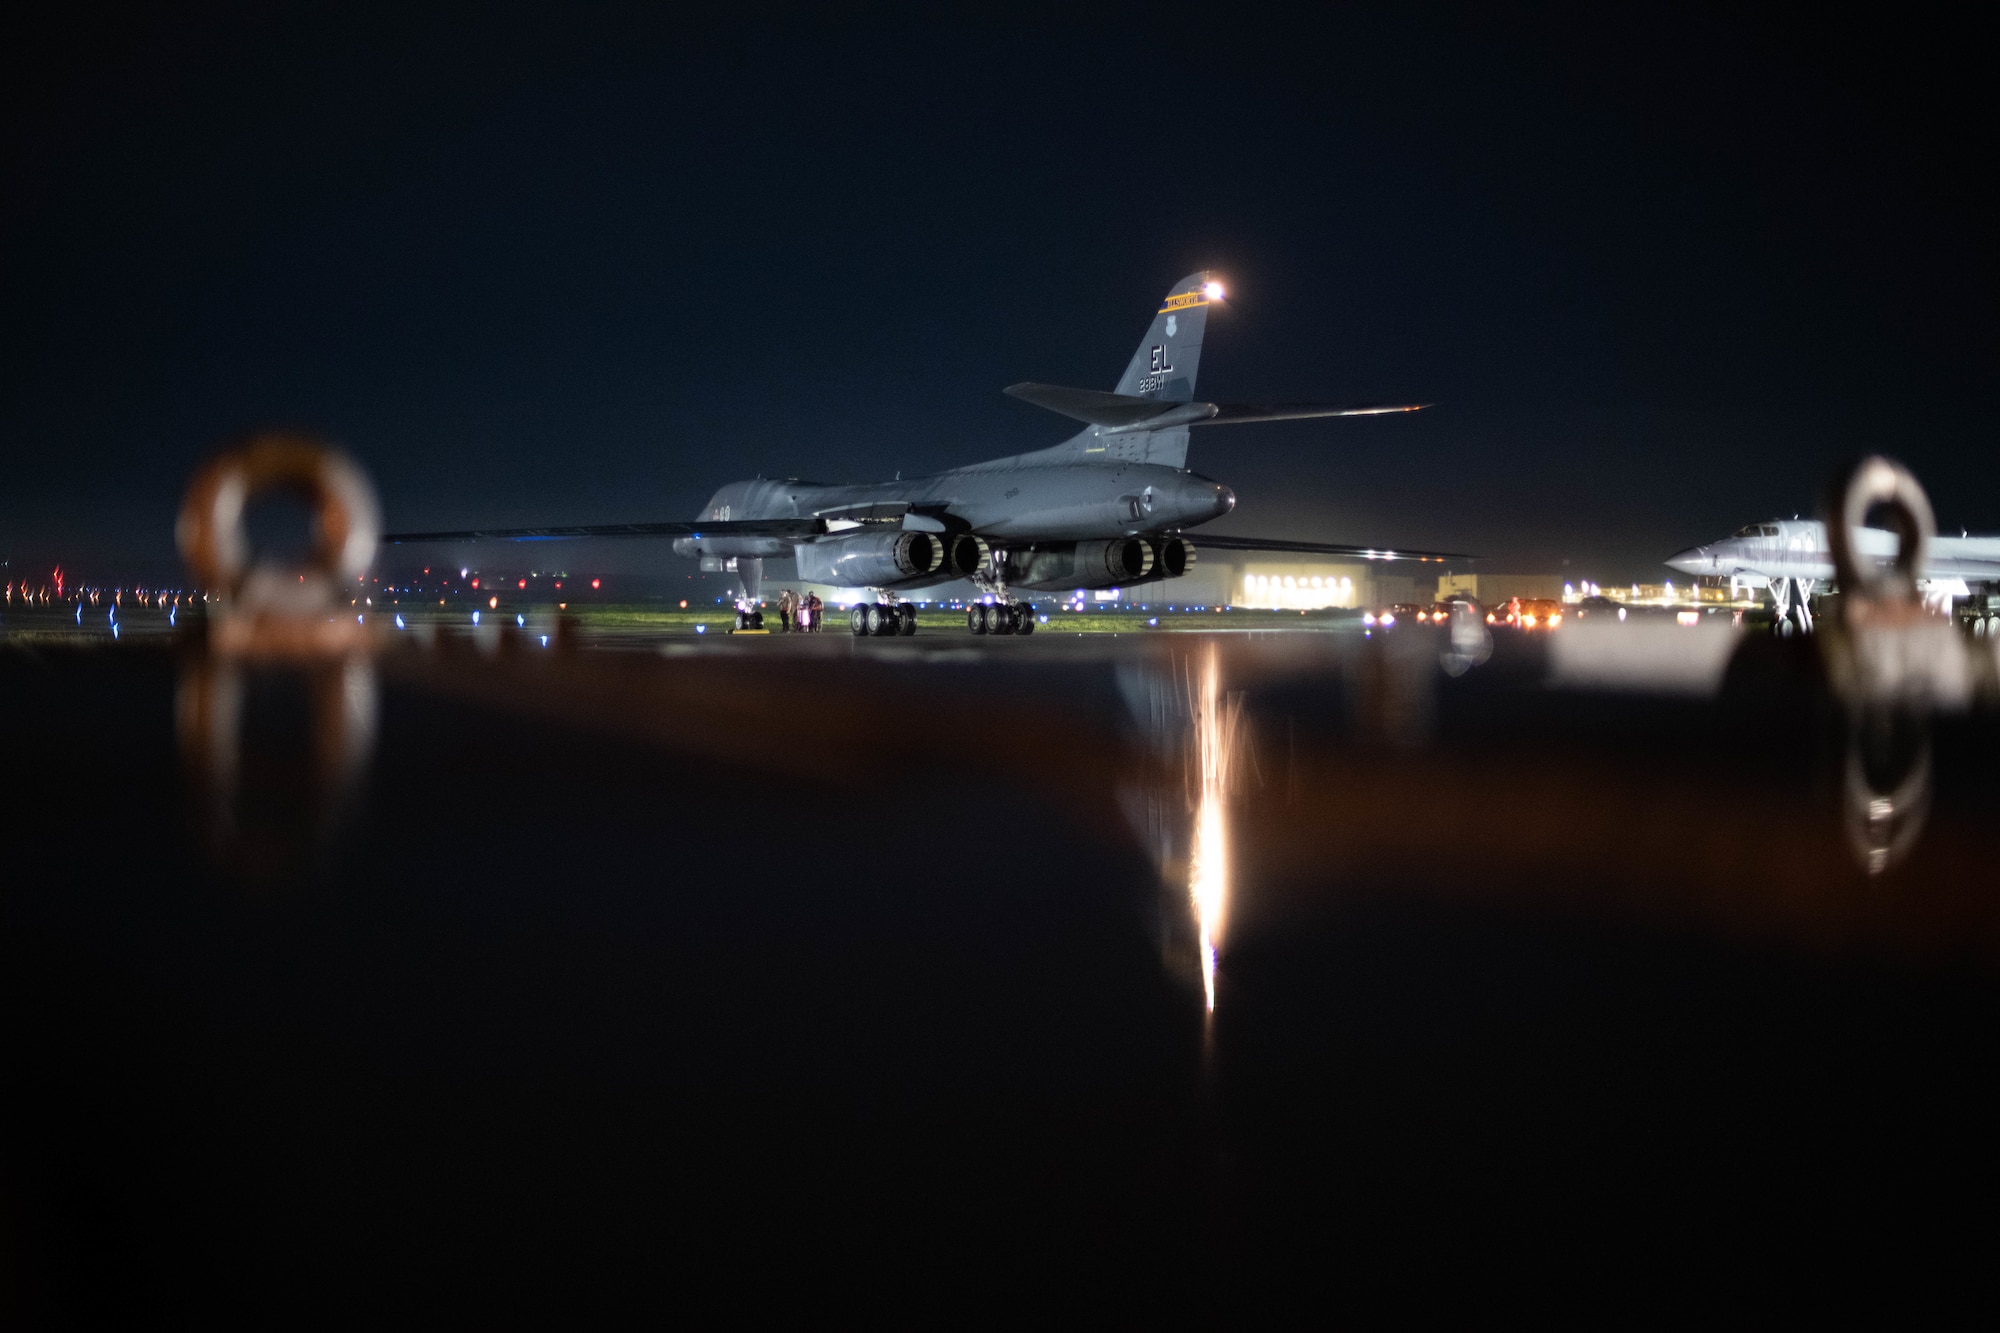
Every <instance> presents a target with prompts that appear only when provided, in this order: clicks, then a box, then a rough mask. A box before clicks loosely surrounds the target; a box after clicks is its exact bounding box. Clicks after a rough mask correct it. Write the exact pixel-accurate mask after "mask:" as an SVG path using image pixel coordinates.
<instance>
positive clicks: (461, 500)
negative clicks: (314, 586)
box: [0, 4, 2000, 580]
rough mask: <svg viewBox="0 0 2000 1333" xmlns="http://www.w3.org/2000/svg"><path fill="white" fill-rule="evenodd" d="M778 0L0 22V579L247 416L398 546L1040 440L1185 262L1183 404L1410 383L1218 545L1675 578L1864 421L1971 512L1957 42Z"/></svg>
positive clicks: (1858, 437) (1330, 433) (1954, 519)
mask: <svg viewBox="0 0 2000 1333" xmlns="http://www.w3.org/2000/svg"><path fill="white" fill-rule="evenodd" d="M739 12H740V13H742V14H744V15H749V14H750V13H752V11H751V10H749V9H748V8H745V9H743V10H741V11H739ZM759 12H761V13H762V14H763V15H764V16H763V17H760V18H754V19H753V18H748V17H745V18H742V19H740V20H739V19H731V20H727V21H724V20H709V21H705V22H704V23H703V24H700V25H697V24H693V23H689V22H686V21H684V20H682V19H678V18H670V17H666V16H664V15H663V14H662V13H661V11H658V10H620V9H615V8H602V7H598V8H590V7H564V8H563V9H562V10H561V11H560V12H556V11H555V10H554V9H553V7H551V8H550V9H549V10H512V11H509V10H504V9H499V8H492V9H488V10H483V11H481V14H480V17H478V18H477V19H476V20H474V19H469V18H464V17H452V16H450V15H449V14H447V13H445V12H443V11H428V10H422V9H421V8H419V7H414V6H410V7H398V8H394V9H381V10H370V9H367V8H366V7H363V6H355V5H341V6H331V7H325V8H313V7H310V6H269V5H262V6H241V7H228V6H224V7H204V8H197V9H191V10H184V11H182V12H181V13H180V14H179V15H177V16H169V15H163V14H158V13H155V14H152V15H150V16H147V17H143V18H135V17H130V16H125V15H124V14H123V13H122V12H121V11H115V10H110V9H105V8H92V7H89V6H80V7H70V8H67V9H64V10H63V11H62V13H63V17H62V18H61V19H60V20H54V21H55V22H58V23H59V25H60V26H57V27H53V28H51V27H38V28H29V29H21V28H18V27H17V28H13V29H11V30H9V31H8V32H7V33H5V34H4V36H5V38H6V40H5V43H4V54H0V62H4V68H0V73H4V75H5V82H6V88H5V91H4V93H0V99H4V100H0V107H4V140H0V145H4V157H3V158H0V164H4V167H3V169H4V190H0V256H4V258H0V295H3V296H4V309H5V312H6V315H5V322H4V326H0V327H4V330H5V335H4V336H5V348H4V351H5V365H4V370H0V441H4V446H0V447H4V455H0V457H3V458H4V468H0V557H12V558H13V559H14V560H15V561H16V566H15V568H16V569H21V568H24V567H26V568H39V567H41V566H43V565H45V564H48V563H52V562H53V561H55V560H57V559H61V560H63V561H64V562H65V563H66V564H68V565H70V566H71V567H73V568H75V567H84V568H85V569H86V572H88V573H91V574H95V575H96V576H99V577H105V578H112V577H134V576H139V575H148V576H164V575H165V573H166V572H167V571H170V570H172V569H173V568H174V567H175V564H176V562H175V559H174V557H173V555H172V548H171V526H172V513H173V508H174V504H175V501H176V499H177V497H178V494H179V490H180V487H181V485H182V483H183V482H184V480H185V478H186V476H187V475H188V473H189V471H190V470H191V469H192V467H193V466H194V465H195V463H196V462H197V461H198V460H199V459H200V458H201V456H202V455H203V454H204V453H205V452H206V451H208V450H209V449H211V448H212V447H214V446H215V445H216V444H217V443H218V442H220V441H223V440H225V439H227V438H229V437H231V436H233V435H236V434H239V433H241V432H243V431H244V430H246V429H248V428H251V427H254V426H258V425H263V424H277V423H288V424H297V425H303V426H306V427H309V428H312V429H315V430H319V431H322V432H324V433H326V434H328V435H330V436H332V437H335V438H337V439H339V440H341V441H342V442H344V443H345V444H347V445H348V446H349V447H350V448H351V449H353V450H354V452H355V453H356V454H358V455H359V456H360V458H361V459H362V460H363V461H364V462H365V463H366V464H367V465H368V466H369V468H370V469H372V471H373V473H374V475H375V477H376V479H377V481H378V483H379V485H380V486H381V489H382V493H383V498H384V503H385V507H386V509H387V511H388V518H389V521H390V523H391V525H392V526H424V527H430V526H439V527H448V526H458V525H466V524H474V523H524V522H536V521H557V522H607V521H615V520H620V519H659V518H678V517H685V516H691V515H692V514H693V512H694V511H695V509H696V508H697V506H699V504H700V503H701V501H702V500H703V499H704V498H706V496H707V495H708V494H709V493H710V492H711V491H712V490H713V489H714V488H715V487H716V486H717V485H719V484H720V483H722V482H724V481H727V480H730V479H732V478H735V477H739V476H745V475H750V474H752V473H756V472H764V473H767V474H779V475H787V474H794V475H802V476H807V477H812V478H818V479H824V480H835V481H839V480H862V479H870V478H876V477H887V476H889V475H891V474H892V473H894V472H895V471H896V470H898V469H901V470H903V471H905V472H918V471H928V470H935V469H938V468H942V467H948V466H953V465H956V464H960V463H966V462H972V461H975V460H977V459H979V458H982V457H988V456H991V455H995V454H1000V453H1005V452H1012V451H1014V450H1017V449H1022V448H1032V447H1036V446H1039V445H1041V444H1045V443H1050V442H1053V441H1054V440H1056V439H1058V438H1061V437H1062V436H1063V435H1064V434H1066V433H1067V432H1066V430H1065V423H1063V422H1062V421H1060V420H1059V419H1058V418H1055V417H1051V416H1048V415H1046V414H1044V413H1040V412H1037V411H1036V410H1035V409H1032V408H1029V407H1026V406H1024V405H1022V404H1019V403H1015V402H1013V401H1011V400H1008V399H1005V398H1003V397H1002V396H1001V395H1000V393H999V389H1000V387H1001V386H1002V385H1005V384H1009V383H1012V382H1014V381H1016V380H1022V379H1036V380H1044V381H1052V382H1056V383H1067V384H1080V385H1087V386H1093V387H1103V388H1109V387H1110V386H1111V384H1112V382H1113V381H1114V380H1115V378H1116V376H1117V373H1118V371H1119V370H1120V369H1121V368H1122V366H1123V364H1124V361H1125V359H1126V357H1127V356H1128V355H1129V354H1130V352H1131V349H1132V346H1133V345H1134V343H1135V342H1136V341H1137V339H1138V337H1139V335H1140V334H1141V333H1142V332H1143V330H1144V327H1145V324H1146V322H1147V320H1148V318H1149V317H1150V312H1151V311H1152V310H1153V309H1154V308H1155V301H1156V298H1157V297H1158V296H1159V295H1160V293H1161V292H1163V291H1164V290H1165V289H1166V287H1167V285H1168V284H1169V283H1170V282H1172V281H1173V280H1174V279H1176V278H1178V277H1179V276H1180V275H1181V274H1183V273H1186V272H1188V271H1190V270H1192V269H1195V268H1200V267H1212V268H1215V269H1218V270H1220V271H1221V272H1222V273H1223V274H1224V275H1225V276H1226V277H1227V279H1228V280H1229V282H1230V285H1231V289H1232V292H1233V294H1234V297H1235V299H1234V300H1233V302H1232V304H1231V306H1230V308H1229V309H1228V310H1227V312H1226V313H1223V314H1221V315H1219V316H1218V317H1217V318H1215V319H1213V320H1212V321H1211V324H1210V331H1209V338H1208V343H1207V351H1206V354H1205V356H1204V360H1203V366H1202V379H1201V382H1200V385H1199V388H1200V390H1201V395H1202V396H1203V397H1210V398H1221V399H1225V400H1258V399H1286V398H1292V399H1314V398H1319V399H1340V400H1354V401H1359V400H1369V399H1413V400H1424V401H1433V402H1436V403H1437V404H1438V406H1437V407H1436V408H1435V409H1433V410H1432V411H1430V412H1428V413H1424V414H1421V415H1420V416H1417V417H1398V418H1392V419H1385V420H1376V421H1350V422H1331V423H1300V424H1294V425H1283V426H1267V427H1258V428H1243V429H1239V430H1215V431H1209V432H1197V433H1196V435H1195V447H1194V452H1193V454H1192V456H1191V459H1190V461H1191V463H1192V465H1193V466H1194V467H1195V468H1196V470H1198V471H1200V472H1203V473H1205V474H1207V475H1210V476H1214V477H1217V478H1219V479H1221V480H1224V481H1227V482H1228V483H1229V484H1231V485H1232V486H1234V487H1235V488H1236V490H1237V492H1238V494H1239V497H1240V503H1239V506H1238V509H1237V512H1236V513H1235V514H1234V515H1232V516H1231V517H1230V518H1229V519H1228V520H1226V521H1225V526H1226V527H1227V528H1228V529H1229V530H1233V531H1238V532H1255V533H1259V534H1263V535H1271V536H1287V537H1319V538H1324V539H1328V540H1355V541H1385V542H1387V541H1393V542H1397V543H1402V544H1410V545H1430V546H1439V547H1448V548H1456V549H1462V550H1472V551H1477V552H1480V553H1482V554H1486V555H1488V556H1490V557H1491V558H1492V560H1493V562H1494V563H1493V565H1491V566H1489V567H1497V568H1534V567H1546V566H1550V565H1553V564H1554V563H1555V562H1557V561H1559V560H1562V559H1570V560H1572V561H1574V562H1575V565H1576V567H1577V569H1578V571H1579V572H1580V573H1586V574H1595V575H1597V576H1598V577H1601V578H1604V579H1606V580H1612V579H1625V578H1636V577H1657V576H1658V575H1659V573H1660V572H1661V571H1660V568H1659V566H1658V564H1657V561H1658V560H1659V559H1661V558H1662V557H1664V556H1665V555H1667V554H1668V553H1669V552H1671V551H1673V550H1674V549H1676V548H1678V547H1681V546H1684V545H1687V544H1689V543H1691V542H1694V541H1697V540H1701V539H1705V538H1708V537H1712V536H1716V535H1719V534H1720V533H1722V532H1725V531H1727V530H1729V529H1732V528H1734V527H1736V526H1738V525H1740V524H1741V523H1743V522H1746V521H1749V520H1751V519H1755V518H1760V517H1766V516H1769V515H1771V514H1774V513H1781V512H1782V513H1785V514H1790V513H1792V512H1794V511H1804V510H1809V509H1810V508H1811V507H1812V506H1813V504H1814V500H1815V497H1816V494H1817V491H1818V489H1819V487H1820V484H1821V482H1822V479H1823V477H1824V475H1825V474H1826V472H1827V470H1828V469H1829V468H1830V467H1831V466H1832V465H1834V464H1835V463H1836V462H1837V461H1838V460H1839V459H1841V458H1842V457H1843V456H1846V455H1849V454H1852V453H1855V452H1859V451H1862V450H1868V449H1881V450H1885V451H1887V452H1891V453H1893V454H1896V455H1899V456H1901V457H1902V458H1904V459H1905V460H1907V461H1908V462H1910V463H1911V464H1913V465H1914V466H1915V467H1916V469H1917V470H1918V473H1919V475H1920V476H1921V477H1922V478H1923V479H1924V480H1925V482H1926V483H1927V484H1928V486H1929V488H1930V490H1931V493H1932V495H1933V497H1934V499H1935V501H1936V504H1937V508H1938V511H1939V518H1940V522H1941V523H1942V524H1944V525H1947V526H1949V527H1954V528H1955V527H1957V526H1959V525H1966V526H1970V527H1972V528H1973V529H1974V530H1980V529H1985V530H1988V531H1994V530H2000V476H1996V471H1997V470H2000V469H1996V467H1995V461H1996V451H1995V449H1994V446H1993V443H1992V430H1991V424H1992V413H1993V407H1994V402H1995V399H1996V392H1995V390H1996V388H2000V386H1997V385H1996V383H1995V380H1996V376H1995V367H1996V357H1995V353H1996V337H1995V334H1996V319H1995V314H1996V310H1995V283H1994V279H1995V274H1994V268H1993V259H1992V253H1993V237H1994V234H1995V228H1994V226H1993V222H1992V218H1991V215H1990V214H1989V213H1988V212H1987V211H1986V210H1985V206H1984V201H1983V198H1982V194H1983V191H1984V189H1985V187H1986V183H1987V178H1988V177H1989V176H1990V175H1991V172H1992V169H1993V166H1994V163H1995V160H1996V155H1995V152H1994V143H1993V128H1992V127H1993V126H1994V125H1995V124H2000V116H1996V115H1995V114H1994V113H1993V111H1992V109H1991V108H1990V107H1989V106H1988V105H1987V102H1988V101H1989V100H1990V98H1989V95H1988V93H1987V91H1986V90H1987V88H1988V87H1989V86H1990V80H1989V79H1988V78H1987V77H1986V75H1985V74H1984V72H1983V71H1982V70H1981V69H1980V68H1979V66H1978V63H1977V62H1978V61H1979V60H1981V59H1982V58H1983V53H1984V52H1985V50H1986V49H1987V47H1986V43H1985V42H1984V39H1983V37H1981V36H1979V35H1978V34H1977V33H1975V32H1974V31H1972V30H1969V29H1956V30H1955V29H1953V28H1951V27H1949V26H1946V25H1944V24H1942V23H1941V22H1939V21H1936V20H1933V19H1927V18H1922V17H1920V16H1918V15H1917V14H1916V13H1915V11H1912V10H1909V9H1907V8H1903V9H1899V10H1897V11H1896V13H1895V19H1896V22H1895V26H1894V28H1893V30H1891V29H1890V28H1888V27H1886V26H1878V27H1870V26H1866V25H1862V24H1859V23H1858V22H1855V21H1852V20H1835V19H1832V18H1829V17H1827V16H1825V15H1824V14H1823V15H1822V16H1820V17H1817V18H1815V19H1814V21H1813V26H1812V27H1811V28H1810V29H1802V28H1799V27H1795V26H1792V25H1790V24H1788V23H1786V22H1783V21H1781V20H1780V19H1778V18H1776V17H1767V18H1762V19H1759V18H1748V17H1742V16H1741V15H1742V11H1740V10H1739V9H1737V8H1736V7H1729V8H1728V9H1726V10H1723V9H1717V10H1714V11H1703V10H1700V9H1697V8H1695V7H1692V6H1685V5H1682V6H1673V7H1671V8H1665V9H1658V10H1649V9H1646V8H1644V7H1636V8H1634V7H1624V8H1620V7H1612V6H1591V7H1578V8H1571V9H1554V10H1551V9H1539V8H1538V9H1535V10H1533V11H1517V10H1511V9H1508V8H1506V7H1502V6H1475V7H1469V8H1467V9H1463V10H1457V9H1449V10H1447V9H1434V8H1433V9H1424V8H1421V7H1408V6H1399V7H1397V8H1396V10H1395V11H1394V12H1395V16H1394V17H1386V16H1383V15H1382V14H1379V13H1378V14H1376V15H1375V16H1373V17H1338V16H1322V17H1321V18H1319V19H1316V20H1314V21H1312V22H1311V23H1310V24H1304V25H1301V24H1299V23H1297V22H1296V21H1293V20H1290V19H1280V18H1270V19H1258V18H1254V17H1250V16H1247V13H1246V11H1245V10H1244V8H1243V7H1241V6H1231V5H1222V4H1213V5H1208V6H1201V7H1193V8H1187V7H1179V6H1172V5H1144V6H1134V7H1124V8H1116V9H1112V10H1107V11H1098V12H1097V13H1096V15H1095V16H1094V17H1090V18H1087V19H1080V18H1077V17H1075V15H1076V14H1078V13H1081V12H1083V11H1082V10H1080V9H1078V8H1076V7H1057V8H1049V9H1044V10H1036V9H1034V8H1033V7H1025V8H1024V7H1008V8H1006V9H1004V10H1002V9H992V10H986V11H978V10H972V11H958V13H959V15H960V16H959V17H955V18H953V19H951V20H949V21H945V20H942V19H936V18H929V17H923V16H917V11H906V10H902V9H899V8H896V7H890V6H878V7H874V8H871V9H869V10H867V11H864V12H862V13H861V14H859V15H858V16H843V17H839V18H827V17H821V18H816V19H813V20H810V21H807V20H801V19H795V18H791V17H787V16H786V15H784V14H782V13H775V12H771V11H759ZM823 12H827V13H830V12H831V11H823ZM1788 12H1797V11H1796V10H1795V9H1794V10H1792V11H1788ZM1885 12H1886V11H1885ZM1725 15H1727V17H1725ZM7 22H8V23H10V24H13V23H18V22H19V20H8V21H7ZM1842 23H1848V24H1850V25H1851V26H1840V24H1842ZM646 558H647V559H648V560H654V559H657V560H658V561H660V562H661V563H662V564H663V565H664V564H667V563H671V562H672V557H671V556H670V555H668V554H667V553H666V551H665V550H664V548H657V549H655V550H653V551H652V552H651V553H650V554H649V555H648V556H647V557H646Z"/></svg>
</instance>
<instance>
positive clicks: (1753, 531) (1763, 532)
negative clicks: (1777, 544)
mask: <svg viewBox="0 0 2000 1333" xmlns="http://www.w3.org/2000/svg"><path fill="white" fill-rule="evenodd" d="M1729 535H1730V536H1731V537H1775V536H1777V535H1778V525H1777V524H1776V523H1752V524H1751V525H1750V526H1749V527H1746V528H1738V529H1737V530H1736V531H1735V532H1732V533H1730V534H1729Z"/></svg>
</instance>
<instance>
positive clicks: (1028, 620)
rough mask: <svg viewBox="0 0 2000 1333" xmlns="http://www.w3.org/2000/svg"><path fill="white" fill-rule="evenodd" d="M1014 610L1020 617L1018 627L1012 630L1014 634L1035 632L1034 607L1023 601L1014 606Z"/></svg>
mask: <svg viewBox="0 0 2000 1333" xmlns="http://www.w3.org/2000/svg"><path fill="white" fill-rule="evenodd" d="M1015 610H1016V611H1017V612H1018V613H1019V614H1020V618H1021V619H1020V628H1019V629H1017V630H1015V631H1014V632H1015V633H1016V634H1033V633H1034V632H1035V608H1034V607H1032V606H1029V605H1028V604H1027V603H1025V602H1024V603H1022V604H1021V605H1020V606H1018V607H1016V608H1015Z"/></svg>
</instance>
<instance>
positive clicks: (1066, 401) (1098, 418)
mask: <svg viewBox="0 0 2000 1333" xmlns="http://www.w3.org/2000/svg"><path fill="white" fill-rule="evenodd" d="M1002 392H1004V393H1006V394H1008V395H1009V396H1010V397H1014V398H1019V399H1020V400H1021V401H1022V402H1024V403H1033V404H1034V405H1035V406H1036V407H1046V408H1047V409H1048V410H1049V411H1051V412H1058V413H1061V414H1062V415H1063V416H1066V417H1071V418H1073V419H1075V420H1077V421H1087V422H1089V423H1090V424H1091V425H1093V426H1138V425H1140V424H1141V423H1143V422H1145V421H1148V420H1150V419H1152V418H1154V417H1159V416H1165V415H1166V414H1167V413H1169V412H1178V411H1181V410H1183V409H1185V408H1186V407H1187V404H1186V403H1163V402H1161V401H1160V400H1158V399H1157V398H1137V397H1134V396H1132V395H1131V394H1123V393H1105V392H1104V391H1103V390H1101V389H1066V388H1064V387H1062V386H1061V385H1059V384H1010V385H1008V386H1007V387H1006V389H1004V390H1003V391H1002Z"/></svg>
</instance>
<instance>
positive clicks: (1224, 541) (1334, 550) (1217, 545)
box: [1182, 532, 1478, 563]
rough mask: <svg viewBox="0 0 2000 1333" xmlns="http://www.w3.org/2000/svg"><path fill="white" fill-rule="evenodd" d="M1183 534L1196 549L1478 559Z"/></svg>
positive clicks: (1393, 549)
mask: <svg viewBox="0 0 2000 1333" xmlns="http://www.w3.org/2000/svg"><path fill="white" fill-rule="evenodd" d="M1182 536H1183V537H1184V538H1185V539H1186V540H1187V541H1189V542H1192V543H1193V544H1194V547H1195V549H1196V550H1206V551H1273V552H1279V553H1290V554H1294V555H1344V556H1350V557H1355V558H1358V559H1361V560H1418V561H1428V562H1440V563H1441V562H1443V561H1446V560H1476V559H1478V557H1477V556H1471V555H1464V554H1462V553H1460V552H1456V551H1412V550H1409V549H1407V548H1404V547H1400V546H1399V547H1387V546H1343V545H1340V544H1339V543H1337V542H1288V541H1277V540H1272V539H1270V538H1266V537H1224V536H1221V535H1220V534H1215V535H1211V534H1209V533H1206V532H1189V533H1183V534H1182Z"/></svg>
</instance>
